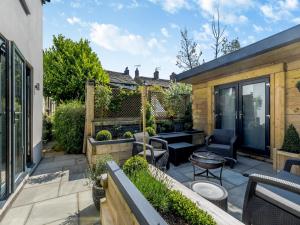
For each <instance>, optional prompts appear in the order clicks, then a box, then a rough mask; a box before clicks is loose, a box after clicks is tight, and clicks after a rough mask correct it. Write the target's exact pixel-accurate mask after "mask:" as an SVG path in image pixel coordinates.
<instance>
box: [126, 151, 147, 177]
mask: <svg viewBox="0 0 300 225" xmlns="http://www.w3.org/2000/svg"><path fill="white" fill-rule="evenodd" d="M142 170H145V171H148V162H147V160H146V159H144V158H143V157H141V156H139V155H136V156H133V157H131V158H129V159H128V160H126V162H125V163H124V165H123V171H124V173H125V174H126V175H127V176H131V175H133V174H134V173H136V172H139V171H142Z"/></svg>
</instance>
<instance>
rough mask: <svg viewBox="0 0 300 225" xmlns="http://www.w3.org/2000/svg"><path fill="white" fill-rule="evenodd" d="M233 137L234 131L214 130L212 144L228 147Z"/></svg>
mask: <svg viewBox="0 0 300 225" xmlns="http://www.w3.org/2000/svg"><path fill="white" fill-rule="evenodd" d="M233 136H234V130H231V129H215V130H214V133H213V143H217V144H223V145H230V139H231V138H232V137H233Z"/></svg>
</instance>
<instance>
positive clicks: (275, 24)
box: [44, 0, 300, 78]
mask: <svg viewBox="0 0 300 225" xmlns="http://www.w3.org/2000/svg"><path fill="white" fill-rule="evenodd" d="M217 5H219V8H220V14H221V23H222V26H225V27H226V35H227V37H228V38H229V39H232V38H236V37H238V38H239V40H240V43H241V45H242V46H246V45H249V44H251V43H253V42H255V41H258V40H261V39H263V38H265V37H268V36H270V35H272V34H275V33H278V32H280V31H282V30H285V29H287V28H290V27H292V26H295V25H297V24H300V2H299V0H268V1H255V0H144V1H138V0H116V1H115V0H110V1H105V0H51V3H50V4H46V5H45V6H44V48H48V47H49V46H51V44H52V36H53V35H57V34H63V35H64V36H66V37H68V38H71V39H74V40H79V39H80V38H85V39H88V40H90V42H91V46H92V48H93V50H94V51H95V52H96V53H97V54H98V56H99V59H100V60H101V63H102V66H103V67H104V68H105V69H108V70H115V71H120V72H121V71H124V68H125V67H126V66H128V67H129V69H130V74H131V75H132V76H133V74H134V69H135V65H141V67H140V74H141V75H143V76H149V77H151V76H153V72H154V70H155V68H156V67H159V68H160V69H159V70H160V77H161V78H168V77H169V75H170V74H171V73H172V72H176V73H179V72H181V70H180V69H179V68H178V67H176V55H177V53H178V51H179V48H180V33H179V31H180V29H182V28H184V27H186V28H187V29H188V31H189V34H190V36H191V37H193V38H194V39H195V40H196V41H197V42H198V43H199V48H200V49H201V50H202V52H203V55H202V57H201V61H202V60H203V59H204V60H205V61H206V62H207V61H210V60H211V59H212V58H213V50H212V48H211V44H212V40H213V39H212V35H211V20H212V16H213V15H214V13H215V11H216V10H215V9H216V7H217Z"/></svg>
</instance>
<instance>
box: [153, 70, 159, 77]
mask: <svg viewBox="0 0 300 225" xmlns="http://www.w3.org/2000/svg"><path fill="white" fill-rule="evenodd" d="M154 79H155V80H158V79H159V71H158V69H155V72H154Z"/></svg>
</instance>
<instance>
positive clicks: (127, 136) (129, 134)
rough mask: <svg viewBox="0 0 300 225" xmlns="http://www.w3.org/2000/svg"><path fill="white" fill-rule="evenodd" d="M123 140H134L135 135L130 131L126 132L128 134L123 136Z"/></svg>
mask: <svg viewBox="0 0 300 225" xmlns="http://www.w3.org/2000/svg"><path fill="white" fill-rule="evenodd" d="M123 138H126V139H130V138H133V134H132V133H131V132H130V131H126V132H125V133H124V134H123Z"/></svg>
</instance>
